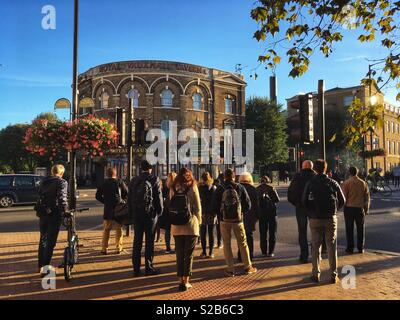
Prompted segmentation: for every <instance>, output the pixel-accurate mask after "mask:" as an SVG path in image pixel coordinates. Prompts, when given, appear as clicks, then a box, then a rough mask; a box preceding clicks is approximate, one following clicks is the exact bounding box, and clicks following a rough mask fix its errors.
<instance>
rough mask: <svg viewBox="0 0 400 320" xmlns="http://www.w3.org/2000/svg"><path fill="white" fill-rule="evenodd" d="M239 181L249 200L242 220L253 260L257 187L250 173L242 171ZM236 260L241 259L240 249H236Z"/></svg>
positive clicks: (256, 218)
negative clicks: (249, 204)
mask: <svg viewBox="0 0 400 320" xmlns="http://www.w3.org/2000/svg"><path fill="white" fill-rule="evenodd" d="M239 183H240V184H241V185H243V187H244V188H245V189H246V191H247V194H248V195H249V198H250V201H251V209H250V211H248V212H244V216H243V222H244V228H245V230H246V239H247V245H248V246H249V252H250V259H251V260H253V256H254V255H253V253H254V236H253V233H254V231H256V224H257V220H258V216H257V214H258V194H257V189H256V188H255V187H254V186H253V184H254V183H253V177H252V175H251V174H250V173H248V172H244V173H242V174H241V175H240V177H239ZM238 260H239V261H241V256H240V251H238Z"/></svg>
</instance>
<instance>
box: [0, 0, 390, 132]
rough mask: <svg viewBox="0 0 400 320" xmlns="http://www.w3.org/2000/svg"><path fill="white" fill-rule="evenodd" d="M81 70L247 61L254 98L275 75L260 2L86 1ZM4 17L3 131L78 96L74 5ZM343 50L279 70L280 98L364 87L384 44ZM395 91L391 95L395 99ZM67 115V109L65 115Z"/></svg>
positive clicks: (12, 4) (60, 3)
mask: <svg viewBox="0 0 400 320" xmlns="http://www.w3.org/2000/svg"><path fill="white" fill-rule="evenodd" d="M80 3H81V5H80V34H79V41H80V43H79V72H84V71H86V70H87V69H89V68H90V67H93V66H96V65H99V64H102V63H106V62H111V61H119V60H135V59H157V60H173V61H181V62H188V63H194V64H199V65H204V66H207V67H213V68H218V69H222V70H227V71H234V68H235V64H237V63H241V64H242V65H243V66H244V67H246V66H247V68H244V69H243V73H244V75H245V77H246V80H247V82H248V87H247V92H246V95H247V97H250V96H251V95H260V96H263V95H264V96H267V95H268V93H269V91H268V90H269V89H268V77H269V76H270V71H267V70H265V69H264V68H263V67H261V68H259V69H258V70H257V73H258V75H259V77H258V79H257V80H256V81H255V80H253V79H251V78H250V77H249V75H250V70H251V69H253V68H254V67H256V66H257V65H258V63H257V57H258V55H259V54H260V53H262V51H263V44H260V43H258V42H257V41H256V40H255V39H253V38H252V35H253V33H254V31H255V30H256V23H255V22H254V21H252V20H251V18H250V10H251V8H252V6H253V3H254V1H253V0H247V1H246V0H218V1H216V0H202V1H194V0H169V1H165V0H147V1H140V0H135V1H132V0H130V1H128V0H114V1H105V0H96V1H93V0H81V1H80ZM47 4H51V5H53V6H55V8H56V10H57V11H56V13H57V16H56V18H57V28H56V30H48V31H45V30H43V29H42V27H41V21H42V18H43V16H44V15H43V14H42V13H41V10H42V7H43V6H44V5H47ZM1 7H2V10H1V12H0V15H1V19H0V30H1V34H2V36H1V37H0V64H2V66H1V67H0V111H1V117H0V128H3V127H5V126H7V125H8V124H10V123H26V122H30V121H31V120H32V119H33V118H34V117H35V116H36V115H37V114H38V113H40V112H45V111H52V110H53V105H54V102H55V101H56V100H57V99H58V98H60V97H67V98H70V97H71V86H70V84H71V78H72V26H73V25H72V23H73V21H72V20H73V0H46V1H39V0H18V1H15V0H2V5H1ZM345 33H346V36H347V37H346V39H345V41H343V42H342V43H341V44H340V45H338V46H337V48H336V51H335V52H334V54H332V56H331V57H330V58H329V59H325V58H322V57H320V56H314V58H313V60H312V65H311V68H310V71H309V72H308V73H307V74H306V75H305V76H303V77H302V78H300V79H296V80H293V79H290V78H288V77H287V74H288V72H289V68H288V67H287V64H286V62H285V60H284V59H282V63H281V65H280V66H279V67H278V69H277V76H278V99H279V101H280V102H282V103H284V102H285V98H288V97H291V96H293V95H295V94H297V93H298V92H300V91H302V92H307V91H313V90H316V88H317V81H318V79H325V81H326V87H327V88H331V87H335V86H352V85H358V84H359V81H360V79H361V78H362V77H363V76H364V75H365V73H366V68H367V62H366V61H365V60H364V58H365V57H369V58H374V57H375V56H373V55H371V54H370V53H374V54H376V52H377V51H379V46H378V45H377V44H376V43H374V44H367V45H365V44H363V45H361V44H359V43H358V42H357V41H356V38H355V37H354V36H349V35H348V34H347V32H345ZM394 96H395V93H394V90H392V91H390V92H389V94H388V99H389V101H392V102H393V101H394ZM58 113H59V116H61V117H66V116H68V113H67V112H66V111H62V112H58Z"/></svg>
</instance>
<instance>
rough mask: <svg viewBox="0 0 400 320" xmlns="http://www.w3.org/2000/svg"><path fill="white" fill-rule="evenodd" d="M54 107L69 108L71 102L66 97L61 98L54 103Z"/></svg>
mask: <svg viewBox="0 0 400 320" xmlns="http://www.w3.org/2000/svg"><path fill="white" fill-rule="evenodd" d="M54 109H71V102H70V101H69V100H68V99H66V98H61V99H58V100H57V101H56V103H55V104H54Z"/></svg>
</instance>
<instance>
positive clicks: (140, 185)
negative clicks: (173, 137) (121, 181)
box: [128, 160, 163, 277]
mask: <svg viewBox="0 0 400 320" xmlns="http://www.w3.org/2000/svg"><path fill="white" fill-rule="evenodd" d="M140 167H141V174H140V175H139V176H137V177H134V178H133V179H132V181H131V182H130V184H129V196H128V204H129V212H130V215H131V216H132V217H133V223H134V239H133V252H132V264H133V272H134V276H135V277H138V276H140V274H141V271H140V267H141V251H142V246H143V236H144V235H145V237H146V239H145V240H146V243H145V274H146V276H149V275H157V274H159V273H160V270H158V269H155V268H154V266H153V258H154V237H155V232H156V226H157V219H158V217H159V216H160V215H161V214H162V211H163V196H162V190H161V182H160V179H159V178H158V177H156V176H154V175H152V167H151V165H150V163H149V162H148V161H146V160H143V161H142V162H141V164H140Z"/></svg>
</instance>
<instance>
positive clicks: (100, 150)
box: [23, 115, 118, 160]
mask: <svg viewBox="0 0 400 320" xmlns="http://www.w3.org/2000/svg"><path fill="white" fill-rule="evenodd" d="M117 138H118V133H117V131H116V129H115V126H114V124H112V123H110V122H109V121H108V120H106V119H99V118H96V117H94V116H93V115H89V116H86V117H83V118H80V119H77V120H76V121H74V122H71V121H68V122H61V121H56V122H49V121H46V120H39V121H35V122H33V123H32V125H31V127H30V128H29V129H28V130H27V132H26V135H25V138H24V141H23V142H24V144H25V145H26V149H27V150H29V151H30V152H32V153H34V154H38V155H40V156H43V157H48V158H49V159H50V160H53V159H54V158H55V157H56V156H57V155H58V154H59V153H60V152H61V151H63V150H67V151H73V150H74V151H79V152H80V153H81V154H82V155H83V158H84V159H85V158H86V157H91V158H92V157H97V156H100V157H102V156H103V155H104V153H106V152H107V151H109V150H110V149H112V148H114V147H115V146H116V142H117Z"/></svg>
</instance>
